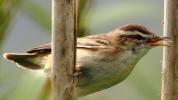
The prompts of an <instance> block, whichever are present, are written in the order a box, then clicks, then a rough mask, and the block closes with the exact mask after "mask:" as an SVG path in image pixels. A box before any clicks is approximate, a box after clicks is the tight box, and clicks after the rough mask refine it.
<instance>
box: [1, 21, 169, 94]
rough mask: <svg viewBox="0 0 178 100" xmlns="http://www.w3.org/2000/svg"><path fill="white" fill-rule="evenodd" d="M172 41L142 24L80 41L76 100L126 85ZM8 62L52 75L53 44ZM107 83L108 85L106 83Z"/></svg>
mask: <svg viewBox="0 0 178 100" xmlns="http://www.w3.org/2000/svg"><path fill="white" fill-rule="evenodd" d="M160 41H168V42H171V40H170V38H169V37H164V36H161V37H160V36H157V35H156V34H154V33H153V32H151V31H149V30H148V29H147V28H145V27H143V26H142V25H138V24H128V25H124V26H122V27H119V28H117V29H116V30H114V31H111V32H109V33H107V34H99V35H91V36H86V37H81V38H78V39H77V61H76V70H77V71H78V70H79V71H80V72H81V74H79V75H77V76H75V78H76V89H75V95H76V96H84V95H88V94H91V93H94V92H97V91H100V90H103V89H106V88H109V87H111V86H114V85H116V84H118V83H119V82H121V81H123V80H124V79H125V78H126V77H127V76H128V75H129V74H130V73H131V71H132V70H133V68H134V67H135V65H136V64H137V62H138V61H139V60H140V59H141V58H142V57H143V56H144V55H145V54H146V53H147V52H148V51H149V50H150V49H151V48H153V47H156V46H168V45H167V44H165V43H161V42H160ZM4 58H5V59H8V60H11V61H13V62H15V63H16V64H17V65H18V66H20V67H22V68H25V69H32V70H38V69H44V71H45V72H47V73H48V74H50V69H51V44H45V45H42V46H39V47H36V48H33V49H31V50H28V51H27V52H26V53H22V54H21V53H20V54H18V53H6V54H4ZM106 80H107V81H106Z"/></svg>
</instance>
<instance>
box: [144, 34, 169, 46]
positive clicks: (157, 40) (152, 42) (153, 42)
mask: <svg viewBox="0 0 178 100" xmlns="http://www.w3.org/2000/svg"><path fill="white" fill-rule="evenodd" d="M160 41H168V42H172V41H171V38H169V37H165V36H161V37H156V38H153V39H151V40H149V41H147V43H148V44H150V45H152V46H168V47H169V46H170V45H168V44H165V43H163V42H160Z"/></svg>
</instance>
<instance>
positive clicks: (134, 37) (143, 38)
mask: <svg viewBox="0 0 178 100" xmlns="http://www.w3.org/2000/svg"><path fill="white" fill-rule="evenodd" d="M121 37H125V38H126V37H127V38H131V39H137V40H145V39H146V38H145V37H143V36H141V35H122V36H121Z"/></svg>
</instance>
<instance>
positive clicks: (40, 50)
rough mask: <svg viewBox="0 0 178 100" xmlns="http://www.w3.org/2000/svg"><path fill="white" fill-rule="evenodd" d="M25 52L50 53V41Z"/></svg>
mask: <svg viewBox="0 0 178 100" xmlns="http://www.w3.org/2000/svg"><path fill="white" fill-rule="evenodd" d="M26 53H36V54H49V53H51V43H48V44H43V45H41V46H39V47H35V48H32V49H30V50H28V51H26Z"/></svg>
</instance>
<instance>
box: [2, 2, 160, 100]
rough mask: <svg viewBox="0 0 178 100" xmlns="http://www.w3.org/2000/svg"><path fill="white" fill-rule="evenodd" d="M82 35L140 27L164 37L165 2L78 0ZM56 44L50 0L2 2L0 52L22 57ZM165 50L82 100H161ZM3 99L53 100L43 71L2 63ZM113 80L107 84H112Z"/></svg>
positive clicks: (156, 53) (148, 55) (140, 62)
mask: <svg viewBox="0 0 178 100" xmlns="http://www.w3.org/2000/svg"><path fill="white" fill-rule="evenodd" d="M78 6H79V7H78V8H79V11H78V13H79V14H78V19H79V20H78V29H79V32H78V36H85V35H89V34H98V33H106V32H109V31H111V30H114V29H115V28H117V27H119V26H122V25H124V24H127V23H138V24H142V25H144V26H145V27H147V28H149V29H150V30H151V31H153V32H155V33H156V34H158V35H162V34H163V31H162V28H163V26H162V20H163V0H78ZM50 41H51V1H50V0H1V1H0V46H1V49H0V53H1V55H3V54H4V53H7V52H14V53H21V52H25V51H26V50H28V49H30V48H33V47H36V46H39V45H41V44H45V43H48V42H50ZM161 60H162V47H156V48H154V49H152V50H151V51H150V52H149V53H148V54H147V55H146V56H144V57H143V58H142V59H141V61H139V63H138V64H137V65H136V67H135V69H134V70H133V72H132V73H131V74H130V76H129V77H128V78H126V79H125V80H124V81H123V82H121V83H120V84H118V85H116V86H113V87H111V88H109V89H106V90H103V91H100V92H97V93H94V94H91V95H88V96H86V97H82V98H79V99H78V100H159V99H160V91H161V66H162V63H160V61H161ZM0 64H1V65H0V100H50V96H49V94H50V86H49V85H50V83H49V81H48V80H47V76H46V75H45V74H44V73H43V71H29V70H24V69H22V68H19V67H17V66H16V65H15V64H13V63H11V62H10V61H7V60H5V59H4V58H3V57H2V56H1V59H0ZM106 81H107V80H106Z"/></svg>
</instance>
